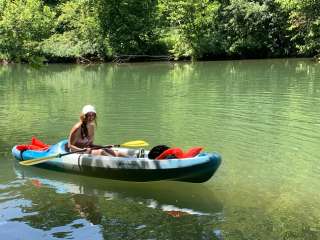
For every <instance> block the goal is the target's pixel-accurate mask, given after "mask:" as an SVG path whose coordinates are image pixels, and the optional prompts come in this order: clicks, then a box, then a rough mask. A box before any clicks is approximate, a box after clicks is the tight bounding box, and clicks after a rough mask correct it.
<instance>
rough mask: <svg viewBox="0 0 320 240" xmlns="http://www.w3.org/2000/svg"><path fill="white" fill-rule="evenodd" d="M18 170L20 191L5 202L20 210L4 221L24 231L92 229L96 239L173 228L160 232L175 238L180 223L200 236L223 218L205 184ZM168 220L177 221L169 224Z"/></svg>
mask: <svg viewBox="0 0 320 240" xmlns="http://www.w3.org/2000/svg"><path fill="white" fill-rule="evenodd" d="M14 171H15V173H16V175H17V180H16V182H19V181H20V185H18V186H15V187H12V188H11V189H10V192H11V194H12V193H13V192H16V194H17V197H16V198H15V199H13V200H12V201H11V200H9V199H4V200H6V201H4V202H5V204H14V205H15V206H10V209H16V210H17V211H16V214H15V215H10V216H9V215H7V218H6V219H5V221H8V223H10V224H12V222H15V223H16V224H18V226H16V227H18V228H21V230H22V231H24V232H28V231H27V229H26V228H28V227H29V228H30V227H31V228H32V229H33V230H37V231H38V230H42V234H45V235H50V236H51V237H56V238H75V236H76V235H77V234H79V233H83V234H86V235H87V234H88V233H89V232H91V234H93V235H95V236H97V237H98V238H97V239H99V238H109V237H111V238H115V239H117V238H119V239H120V238H121V237H123V234H129V235H130V234H133V232H135V234H137V232H139V236H140V237H141V236H142V237H143V238H147V237H152V236H155V237H156V236H158V235H159V234H160V233H159V231H160V232H161V231H164V229H166V231H168V229H169V232H164V233H162V234H163V235H164V236H173V237H174V236H176V234H179V232H180V231H182V230H181V229H179V227H180V228H183V229H185V231H190V234H191V233H192V234H194V235H195V236H199V235H198V234H200V235H202V233H199V231H200V232H204V231H208V232H210V231H211V230H212V225H214V224H216V222H217V221H221V220H222V218H223V205H222V203H221V202H220V201H219V199H218V198H217V197H216V196H215V195H214V193H213V192H212V191H210V189H208V188H207V187H206V186H205V185H203V184H188V183H175V182H157V183H130V182H129V183H128V182H121V181H110V180H105V179H96V178H90V177H86V176H76V175H72V174H66V173H56V172H52V171H49V170H45V169H38V168H33V167H21V166H19V165H18V164H14ZM19 199H24V202H19ZM0 206H1V205H0ZM3 212H4V210H3V209H1V207H0V213H1V214H3ZM175 219H177V220H175ZM168 221H170V222H176V223H177V224H173V225H172V226H168ZM21 223H24V225H21ZM193 225H194V226H193ZM199 225H201V227H200V228H199ZM191 226H193V227H191ZM196 226H198V227H196ZM0 228H1V227H0ZM88 229H89V230H88ZM192 229H193V230H192ZM195 229H196V231H195ZM33 232H34V231H33ZM11 234H12V232H11ZM33 235H34V233H33ZM34 236H35V237H36V238H35V239H37V235H34ZM135 236H136V235H134V234H133V235H132V237H135ZM129 238H130V237H129ZM174 238H175V237H174Z"/></svg>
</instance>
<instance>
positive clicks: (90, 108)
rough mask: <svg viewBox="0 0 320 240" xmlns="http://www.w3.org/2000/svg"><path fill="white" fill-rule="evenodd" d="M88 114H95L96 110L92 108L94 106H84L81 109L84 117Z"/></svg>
mask: <svg viewBox="0 0 320 240" xmlns="http://www.w3.org/2000/svg"><path fill="white" fill-rule="evenodd" d="M89 112H94V113H97V112H96V109H95V108H94V106H92V105H85V106H84V107H83V108H82V113H83V114H84V115H86V114H87V113H89Z"/></svg>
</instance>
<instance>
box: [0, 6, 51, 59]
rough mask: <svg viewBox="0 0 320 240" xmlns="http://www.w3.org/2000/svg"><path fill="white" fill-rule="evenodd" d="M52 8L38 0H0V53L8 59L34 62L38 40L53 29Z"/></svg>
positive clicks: (39, 51)
mask: <svg viewBox="0 0 320 240" xmlns="http://www.w3.org/2000/svg"><path fill="white" fill-rule="evenodd" d="M54 16H55V14H54V12H53V11H52V10H51V9H50V8H49V7H47V6H44V5H43V4H42V2H41V1H40V0H13V1H10V0H2V1H1V4H0V56H1V58H2V59H6V60H9V61H18V62H20V61H28V62H38V61H39V60H43V59H42V58H41V56H42V54H41V47H40V46H41V42H42V40H43V39H46V38H47V37H48V36H49V35H50V34H51V33H52V30H53V25H54Z"/></svg>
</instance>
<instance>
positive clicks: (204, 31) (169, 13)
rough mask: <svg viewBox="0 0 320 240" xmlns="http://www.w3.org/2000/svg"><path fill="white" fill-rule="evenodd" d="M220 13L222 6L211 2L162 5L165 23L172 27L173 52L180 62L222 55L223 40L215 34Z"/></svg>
mask: <svg viewBox="0 0 320 240" xmlns="http://www.w3.org/2000/svg"><path fill="white" fill-rule="evenodd" d="M218 9H219V3H218V2H217V1H210V0H187V1H182V0H181V1H170V0H160V1H159V13H160V15H161V19H164V21H165V22H167V23H168V25H169V27H170V30H169V34H171V35H172V37H171V39H172V41H173V46H172V49H171V50H170V52H171V53H173V54H174V56H175V58H176V59H178V58H181V57H188V56H190V57H192V58H199V57H200V58H201V57H203V56H204V55H205V54H212V53H213V54H219V53H220V52H221V47H220V44H219V41H220V36H219V35H218V34H217V32H216V31H215V30H216V26H217V12H218ZM172 29H175V31H173V30H172Z"/></svg>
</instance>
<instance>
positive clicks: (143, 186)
mask: <svg viewBox="0 0 320 240" xmlns="http://www.w3.org/2000/svg"><path fill="white" fill-rule="evenodd" d="M88 103H90V104H93V105H95V106H96V109H97V111H98V128H97V133H96V143H97V144H109V143H123V142H127V141H131V140H145V141H147V142H149V143H150V145H151V146H154V145H158V144H167V145H169V146H178V147H181V148H183V149H187V148H189V147H191V146H203V147H204V148H205V151H208V152H218V153H220V154H221V155H222V159H223V160H222V164H221V166H220V168H219V169H218V171H217V172H216V174H215V175H214V176H213V177H212V178H211V179H210V180H209V181H208V182H205V183H202V184H192V183H179V182H169V181H163V182H155V183H132V182H121V181H112V180H107V179H99V178H93V177H85V176H78V175H73V174H66V173H59V172H53V171H48V170H41V169H37V168H35V167H19V166H18V165H17V164H16V162H15V160H14V159H13V157H12V156H11V148H12V147H13V146H14V145H15V144H23V143H28V142H30V139H31V137H32V136H36V137H38V138H39V139H40V140H42V141H44V142H46V143H48V144H54V143H56V142H57V141H59V140H61V139H64V138H66V137H67V135H68V132H69V130H70V128H71V127H72V125H73V124H74V123H75V122H76V121H78V118H79V113H80V111H81V108H82V106H83V105H85V104H88ZM0 129H1V135H0V143H1V145H0V161H1V168H0V236H1V239H184V240H185V239H218V240H221V239H236V240H239V239H252V240H254V239H320V208H319V199H320V192H319V189H320V181H319V180H320V177H319V175H320V164H319V160H320V150H319V146H320V64H316V63H314V62H312V61H311V60H309V59H277V60H250V61H217V62H199V63H136V64H121V65H115V64H101V65H92V66H82V65H62V64H61V65H59V64H57V65H49V66H44V67H41V68H32V67H31V66H28V65H6V66H0Z"/></svg>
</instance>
